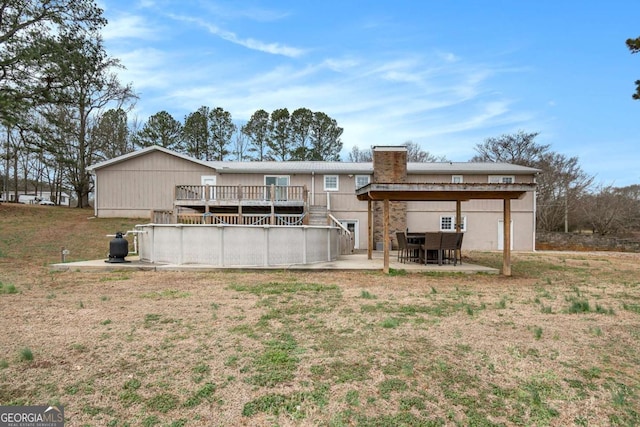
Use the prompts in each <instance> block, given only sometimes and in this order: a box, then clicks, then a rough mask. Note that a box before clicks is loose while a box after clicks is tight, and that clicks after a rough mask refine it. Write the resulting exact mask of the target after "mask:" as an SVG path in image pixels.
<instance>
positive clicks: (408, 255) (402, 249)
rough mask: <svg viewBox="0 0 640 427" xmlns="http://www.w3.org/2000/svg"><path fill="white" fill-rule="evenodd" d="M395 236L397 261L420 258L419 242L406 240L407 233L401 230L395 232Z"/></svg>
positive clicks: (417, 259)
mask: <svg viewBox="0 0 640 427" xmlns="http://www.w3.org/2000/svg"><path fill="white" fill-rule="evenodd" d="M396 238H397V239H398V261H401V262H407V261H419V260H420V245H419V244H417V243H409V242H407V235H406V234H404V232H402V231H398V232H396Z"/></svg>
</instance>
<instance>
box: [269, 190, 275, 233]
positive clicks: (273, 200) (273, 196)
mask: <svg viewBox="0 0 640 427" xmlns="http://www.w3.org/2000/svg"><path fill="white" fill-rule="evenodd" d="M269 192H270V193H271V225H276V203H275V200H276V186H275V184H271V188H269Z"/></svg>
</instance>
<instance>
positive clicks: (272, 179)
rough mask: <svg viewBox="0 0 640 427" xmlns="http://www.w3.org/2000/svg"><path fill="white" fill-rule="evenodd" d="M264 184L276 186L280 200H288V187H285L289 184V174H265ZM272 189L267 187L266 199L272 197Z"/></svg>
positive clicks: (277, 196)
mask: <svg viewBox="0 0 640 427" xmlns="http://www.w3.org/2000/svg"><path fill="white" fill-rule="evenodd" d="M264 185H265V186H271V185H275V186H276V194H275V198H276V200H278V201H283V200H287V189H286V188H285V187H288V186H289V177H288V176H268V175H267V176H265V177H264ZM269 191H270V189H269V188H267V189H265V192H266V194H265V199H266V200H269V199H271V197H270V196H269V194H270V193H269Z"/></svg>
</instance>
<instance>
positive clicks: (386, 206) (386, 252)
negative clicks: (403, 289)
mask: <svg viewBox="0 0 640 427" xmlns="http://www.w3.org/2000/svg"><path fill="white" fill-rule="evenodd" d="M382 217H383V222H384V232H383V236H382V238H383V239H384V240H383V241H384V245H383V246H384V267H383V269H382V271H383V273H385V274H389V243H390V242H389V199H384V207H383V213H382Z"/></svg>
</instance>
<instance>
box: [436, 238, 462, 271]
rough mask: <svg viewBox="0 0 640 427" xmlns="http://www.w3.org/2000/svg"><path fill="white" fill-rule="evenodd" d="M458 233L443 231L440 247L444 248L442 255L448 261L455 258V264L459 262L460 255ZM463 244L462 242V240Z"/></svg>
mask: <svg viewBox="0 0 640 427" xmlns="http://www.w3.org/2000/svg"><path fill="white" fill-rule="evenodd" d="M458 234H459V233H442V243H441V245H440V249H442V252H443V254H442V257H443V259H445V260H446V261H447V262H451V261H452V260H453V265H457V264H458V256H457V255H456V252H457V249H458ZM460 244H462V242H460Z"/></svg>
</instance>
